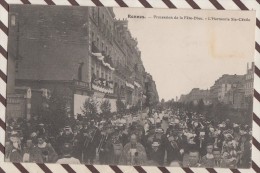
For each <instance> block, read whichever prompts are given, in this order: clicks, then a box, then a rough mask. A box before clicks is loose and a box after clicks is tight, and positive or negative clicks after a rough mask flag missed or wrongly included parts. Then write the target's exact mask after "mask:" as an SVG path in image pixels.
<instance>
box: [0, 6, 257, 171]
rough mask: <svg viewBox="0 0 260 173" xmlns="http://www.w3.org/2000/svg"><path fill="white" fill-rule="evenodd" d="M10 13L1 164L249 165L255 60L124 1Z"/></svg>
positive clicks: (18, 8) (20, 8)
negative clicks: (209, 46) (210, 44)
mask: <svg viewBox="0 0 260 173" xmlns="http://www.w3.org/2000/svg"><path fill="white" fill-rule="evenodd" d="M9 10H10V12H9V36H8V39H9V40H8V69H7V71H8V73H7V75H8V80H7V110H6V137H5V141H6V143H5V161H6V162H16V163H20V162H33V163H58V164H105V165H142V166H175V167H206V168H215V167H221V168H250V167H251V145H252V144H251V141H252V114H253V92H254V87H253V79H254V62H253V56H252V57H250V55H247V57H238V58H232V57H231V58H227V59H224V58H216V57H213V58H212V57H210V56H209V54H210V52H211V53H212V50H209V51H206V48H205V47H201V48H198V44H197V42H196V40H198V42H200V41H201V42H203V41H208V39H209V40H211V38H207V37H205V38H201V39H199V38H198V36H199V35H200V34H197V32H194V33H193V34H190V36H189V37H188V36H187V37H186V36H185V35H187V33H178V32H177V30H179V26H178V25H177V23H176V24H175V25H174V26H172V27H170V28H168V26H170V22H169V21H167V22H168V24H167V27H165V28H168V29H165V30H163V31H160V30H159V29H156V28H155V26H153V25H157V26H158V25H160V26H161V27H162V28H163V27H164V25H163V22H162V21H161V20H160V21H153V23H152V22H151V20H152V19H142V17H138V19H136V18H134V17H133V16H135V15H133V14H131V15H129V14H128V13H130V10H129V12H127V10H126V9H123V8H112V7H68V6H67V7H66V6H26V5H24V6H20V5H10V9H9ZM135 13H137V15H136V16H140V15H138V10H137V11H135ZM147 14H149V13H148V12H147ZM127 16H130V17H129V18H127ZM143 18H146V17H145V16H144V17H143ZM142 20H144V21H142ZM154 20H155V19H154ZM156 20H157V19H156ZM158 22H160V23H158ZM165 25H166V24H165ZM185 26H186V25H185ZM229 27H232V26H229ZM185 28H188V27H185ZM201 28H204V26H203V25H198V26H197V25H194V28H193V29H194V30H195V31H199V30H200V29H201ZM241 28H242V27H241ZM204 29H205V28H204ZM202 30H203V29H202ZM205 30H206V29H205ZM226 30H229V29H226ZM226 30H218V29H216V33H217V32H219V33H223V32H226ZM159 31H160V32H163V33H166V31H167V32H168V31H169V33H168V35H167V34H163V33H162V34H159ZM230 31H232V28H231V29H230ZM171 32H172V33H171ZM227 32H228V31H227ZM239 32H240V31H238V33H234V34H240V33H239ZM241 32H247V31H246V30H242V29H241ZM169 35H171V37H169ZM231 37H232V36H231ZM234 37H236V35H234ZM220 38H222V37H220ZM225 38H226V37H225V34H223V39H225ZM252 38H254V37H252ZM248 40H249V39H248ZM241 41H243V40H241ZM184 43H185V44H187V45H188V46H187V47H186V48H187V49H188V50H189V51H185V50H184V49H183V50H180V48H181V47H182V46H183V45H184ZM217 43H218V42H217V41H216V44H217ZM237 44H240V42H239V41H237ZM164 45H165V46H164ZM203 45H206V44H203ZM160 46H161V47H160ZM178 46H180V47H178ZM224 47H225V46H224ZM218 48H219V47H218ZM232 48H233V47H230V49H231V50H232ZM219 49H223V48H222V47H220V48H219ZM241 50H242V49H241ZM215 51H216V50H214V51H213V52H214V53H215V54H216V52H215ZM195 52H197V54H196V53H195ZM202 52H206V53H204V54H203V53H202ZM207 53H209V54H207ZM215 54H214V56H215ZM242 55H244V54H242ZM227 56H228V55H227ZM239 56H240V54H239ZM164 58H165V59H164ZM196 58H197V60H198V61H196V60H194V59H196ZM204 62H205V63H204ZM189 64H191V66H190V71H188V70H185V68H186V67H187V69H188V68H189Z"/></svg>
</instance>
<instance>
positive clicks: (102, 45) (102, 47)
mask: <svg viewBox="0 0 260 173" xmlns="http://www.w3.org/2000/svg"><path fill="white" fill-rule="evenodd" d="M101 50H102V51H103V50H104V43H103V42H102V43H101Z"/></svg>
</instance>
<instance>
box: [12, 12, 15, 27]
mask: <svg viewBox="0 0 260 173" xmlns="http://www.w3.org/2000/svg"><path fill="white" fill-rule="evenodd" d="M11 26H15V15H12V16H11Z"/></svg>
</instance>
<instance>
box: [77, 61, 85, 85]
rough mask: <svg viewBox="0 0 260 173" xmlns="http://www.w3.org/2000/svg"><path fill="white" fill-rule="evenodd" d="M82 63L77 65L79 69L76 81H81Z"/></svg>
mask: <svg viewBox="0 0 260 173" xmlns="http://www.w3.org/2000/svg"><path fill="white" fill-rule="evenodd" d="M83 64H84V63H83V62H82V63H80V64H79V68H78V80H79V81H82V68H83Z"/></svg>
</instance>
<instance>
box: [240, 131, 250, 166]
mask: <svg viewBox="0 0 260 173" xmlns="http://www.w3.org/2000/svg"><path fill="white" fill-rule="evenodd" d="M239 149H240V163H239V166H240V167H241V168H249V167H250V166H251V144H250V135H249V134H246V133H244V134H242V136H241V141H240V143H239Z"/></svg>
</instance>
